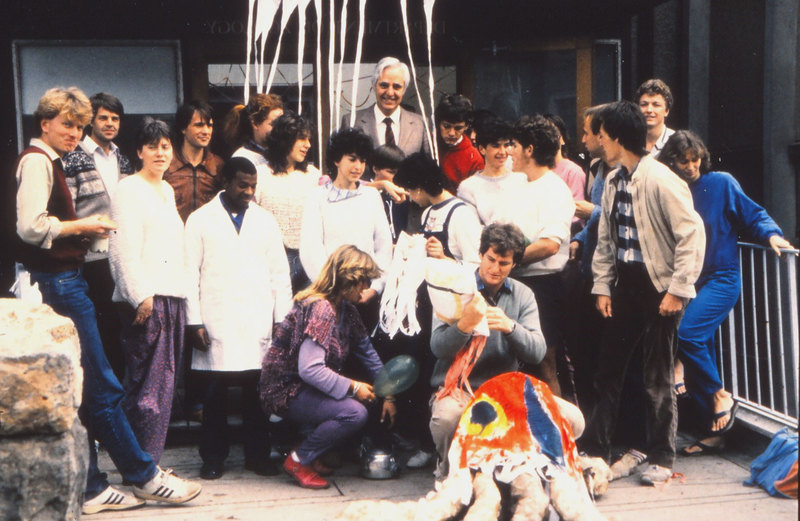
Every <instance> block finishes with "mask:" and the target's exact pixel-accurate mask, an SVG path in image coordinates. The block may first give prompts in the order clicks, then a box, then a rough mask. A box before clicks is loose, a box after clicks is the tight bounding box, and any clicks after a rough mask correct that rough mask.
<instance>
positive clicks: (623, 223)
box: [613, 166, 644, 264]
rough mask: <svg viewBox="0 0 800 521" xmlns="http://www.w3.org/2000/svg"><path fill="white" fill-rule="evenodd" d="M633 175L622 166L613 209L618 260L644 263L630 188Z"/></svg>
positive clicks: (628, 262)
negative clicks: (629, 183)
mask: <svg viewBox="0 0 800 521" xmlns="http://www.w3.org/2000/svg"><path fill="white" fill-rule="evenodd" d="M634 170H635V169H634ZM632 175H633V172H631V173H630V174H629V173H628V170H627V169H626V168H625V167H624V166H623V167H621V171H620V176H619V183H618V184H617V193H616V197H615V198H614V210H613V211H615V212H616V213H617V219H616V221H617V260H618V261H620V262H624V263H627V264H630V263H634V262H640V263H644V258H643V257H642V248H641V246H640V245H639V234H638V232H637V230H636V219H635V217H634V215H633V197H632V196H631V193H630V191H629V190H628V182H629V181H630V180H631V176H632Z"/></svg>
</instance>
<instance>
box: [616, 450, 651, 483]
mask: <svg viewBox="0 0 800 521" xmlns="http://www.w3.org/2000/svg"><path fill="white" fill-rule="evenodd" d="M645 461H647V454H645V453H644V452H639V451H638V450H636V449H628V451H627V452H626V453H625V454H623V455H622V457H621V458H620V459H618V460H617V461H615V462H614V464H613V465H611V474H612V478H611V479H612V480H613V479H619V478H624V477H627V476H630V475H631V473H632V472H633V471H634V470H636V467H638V466H639V465H641V464H642V463H644V462H645Z"/></svg>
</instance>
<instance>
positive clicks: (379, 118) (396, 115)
mask: <svg viewBox="0 0 800 521" xmlns="http://www.w3.org/2000/svg"><path fill="white" fill-rule="evenodd" d="M372 110H373V111H374V112H375V121H376V122H377V123H378V136H380V138H381V139H383V138H384V134H385V132H386V123H384V122H383V120H384V119H386V118H387V117H388V118H391V120H392V132H393V133H394V140H395V143H399V142H400V107H397V109H395V111H394V112H392V115H391V116H386V115H385V114H384V113H383V112H381V109H379V108H378V104H377V103H376V104H375V105H373V106H372Z"/></svg>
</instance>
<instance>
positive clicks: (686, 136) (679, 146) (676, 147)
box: [658, 130, 711, 174]
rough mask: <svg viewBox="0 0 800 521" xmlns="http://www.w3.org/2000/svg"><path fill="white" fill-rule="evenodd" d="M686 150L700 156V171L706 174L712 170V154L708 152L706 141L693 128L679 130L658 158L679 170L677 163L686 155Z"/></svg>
mask: <svg viewBox="0 0 800 521" xmlns="http://www.w3.org/2000/svg"><path fill="white" fill-rule="evenodd" d="M686 152H693V153H694V154H696V155H697V157H698V158H700V173H701V174H705V173H707V172H708V171H710V170H711V154H709V153H708V148H706V145H705V143H703V140H702V139H700V137H699V136H698V135H697V134H695V133H694V132H692V131H691V130H677V131H675V133H674V134H672V136H671V137H670V138H669V140H668V141H667V143H666V144H665V145H664V148H662V149H661V153H660V154H659V155H658V160H659V161H661V162H662V163H664V164H665V165H667V166H668V167H669V168H670V170H672V171H673V172H677V171H678V169H677V163H678V161H679V160H682V159H683V158H685V157H686Z"/></svg>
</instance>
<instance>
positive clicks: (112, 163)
mask: <svg viewBox="0 0 800 521" xmlns="http://www.w3.org/2000/svg"><path fill="white" fill-rule="evenodd" d="M89 102H90V103H91V104H92V121H91V124H90V125H89V126H88V127H87V128H88V129H89V132H87V133H86V136H85V137H84V138H83V140H82V141H81V142H80V143H79V144H78V146H77V147H76V148H75V150H73V151H72V152H67V153H66V154H65V155H64V157H63V158H62V163H63V165H64V176H65V177H66V180H67V186H68V187H69V191H70V193H71V194H72V202H73V204H74V205H75V214H76V215H77V216H78V217H79V218H80V217H88V216H91V215H105V216H109V215H111V200H112V199H113V197H114V194H115V193H116V191H117V183H118V182H119V181H120V179H122V178H123V177H125V176H127V175H129V174H132V173H133V167H132V166H131V162H130V160H128V157H127V156H125V154H123V153H122V152H121V151H120V149H119V147H117V145H116V144H115V143H114V139H116V138H117V135H118V134H119V128H120V120H121V118H122V116H123V115H124V113H125V111H124V109H123V107H122V103H121V102H120V100H119V99H117V98H116V97H115V96H112V95H111V94H107V93H105V92H99V93H97V94H95V95H94V96H92V97H91V98H89ZM83 278H84V279H86V283H87V284H88V285H89V298H90V299H92V303H93V304H94V307H95V312H96V313H97V327H98V328H99V329H100V337H101V338H102V340H103V347H104V349H105V352H106V356H107V357H108V361H109V363H110V364H111V368H112V369H113V370H114V374H116V375H117V378H118V379H120V380H121V379H122V378H123V377H124V376H125V360H124V357H123V356H122V346H121V345H120V342H119V334H120V322H119V315H118V313H117V311H116V309H114V305H113V304H112V303H111V295H112V294H113V293H114V280H113V279H112V278H111V270H110V268H109V265H108V243H107V242H106V241H98V242H97V243H94V246H93V247H90V248H89V251H88V252H87V253H86V263H85V264H84V265H83Z"/></svg>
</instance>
